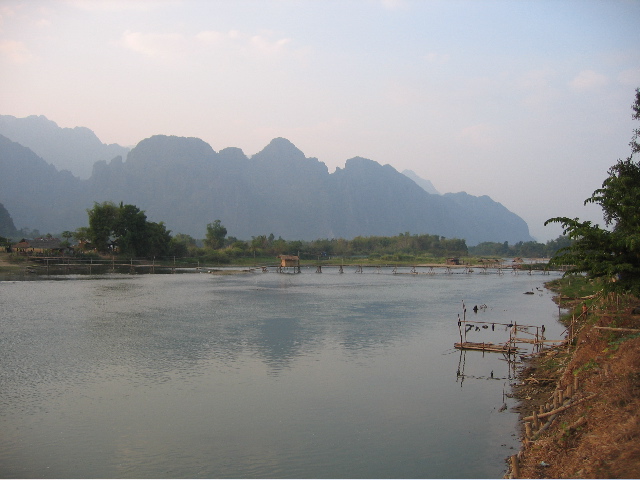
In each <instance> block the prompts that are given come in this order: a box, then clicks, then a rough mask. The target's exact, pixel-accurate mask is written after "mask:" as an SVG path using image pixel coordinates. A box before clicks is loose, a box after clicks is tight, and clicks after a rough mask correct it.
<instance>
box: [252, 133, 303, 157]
mask: <svg viewBox="0 0 640 480" xmlns="http://www.w3.org/2000/svg"><path fill="white" fill-rule="evenodd" d="M253 157H254V158H255V157H258V159H263V158H273V157H275V158H305V156H304V153H302V150H300V149H299V148H298V147H296V146H295V145H294V144H293V143H291V142H290V141H289V140H287V139H286V138H283V137H277V138H274V139H273V140H271V141H270V142H269V145H267V146H266V147H264V148H263V149H262V150H260V151H259V152H258V153H256V154H255V155H254V156H253Z"/></svg>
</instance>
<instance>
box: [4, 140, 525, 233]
mask: <svg viewBox="0 0 640 480" xmlns="http://www.w3.org/2000/svg"><path fill="white" fill-rule="evenodd" d="M106 200H110V201H114V202H117V203H119V202H121V201H122V202H125V203H131V204H134V205H136V206H138V207H139V208H140V209H142V210H144V211H145V212H146V214H147V216H148V218H149V219H150V220H151V221H164V222H165V223H166V225H167V227H168V228H169V229H170V230H171V231H172V232H173V233H187V234H189V235H192V236H194V237H196V238H202V237H204V233H205V228H206V224H207V223H210V222H212V221H213V220H215V219H220V220H221V221H222V223H223V225H225V227H226V228H227V230H228V234H229V235H231V236H235V237H237V238H240V239H247V240H248V239H250V238H251V237H252V236H256V235H264V234H267V235H268V234H269V233H273V234H274V235H275V236H281V237H283V238H285V239H290V240H291V239H299V240H313V239H318V238H353V237H355V236H358V235H362V236H369V235H385V236H386V235H397V234H398V233H404V232H410V233H412V234H413V233H416V234H418V233H429V234H437V235H441V236H444V237H447V238H463V239H465V240H467V244H468V245H474V244H477V243H479V242H483V241H499V242H503V241H508V242H510V243H515V242H518V241H529V240H532V238H531V236H530V235H529V230H528V226H527V224H526V223H525V222H524V220H522V219H521V218H520V217H518V216H517V215H516V214H514V213H512V212H510V211H509V210H507V209H506V208H505V207H503V206H502V205H500V204H499V203H496V202H493V201H492V200H491V199H490V198H489V197H473V196H471V195H467V194H464V193H461V194H446V195H435V194H430V193H428V192H426V191H425V190H424V189H423V188H421V187H420V186H418V185H417V184H416V183H415V182H414V181H413V180H411V179H409V178H408V177H407V176H405V175H403V174H401V173H399V172H398V171H396V170H395V169H394V168H393V167H391V166H390V165H380V164H378V163H377V162H375V161H373V160H368V159H364V158H359V157H356V158H352V159H349V160H347V162H346V164H345V167H344V168H339V169H337V170H336V171H335V172H334V173H329V172H328V169H327V167H326V165H325V164H324V163H322V162H320V161H319V160H318V159H316V158H309V157H306V156H305V155H304V153H303V152H301V151H300V150H299V149H298V148H296V147H295V145H293V144H292V143H291V142H290V141H288V140H286V139H284V138H276V139H274V140H272V141H271V142H270V143H269V144H268V145H267V146H266V147H265V148H264V149H263V150H262V151H260V152H259V153H257V154H255V155H253V156H252V157H247V156H246V155H245V154H244V153H243V152H242V150H240V149H237V148H225V149H223V150H221V151H220V152H216V151H214V150H213V149H212V148H211V146H209V145H208V144H207V143H205V142H204V141H202V140H200V139H197V138H185V137H174V136H163V135H158V136H153V137H150V138H147V139H145V140H142V141H141V142H140V143H139V144H138V145H137V146H136V147H134V148H133V149H132V150H131V151H130V152H129V153H128V155H127V156H126V159H125V157H123V156H117V157H114V158H112V159H111V160H109V161H106V160H100V161H98V162H96V163H95V164H94V166H93V170H92V174H91V176H90V177H89V178H88V179H86V180H83V179H80V178H78V177H75V176H73V175H71V174H70V173H69V172H67V171H59V170H58V169H56V168H55V167H54V166H53V165H51V164H50V163H47V162H46V161H45V160H43V159H42V158H40V157H39V156H38V155H36V154H35V153H34V152H32V151H31V150H30V149H28V148H26V147H24V146H22V145H19V144H18V143H16V142H12V141H11V140H9V139H7V138H4V137H0V203H2V204H4V205H5V207H6V208H7V210H8V211H9V212H10V214H11V216H12V217H13V219H14V222H15V224H16V226H17V227H18V228H22V227H29V228H37V229H39V230H40V231H41V232H47V231H50V232H61V231H63V230H73V229H75V228H77V227H80V226H85V225H86V224H87V217H86V210H87V209H88V208H91V207H92V206H93V203H94V202H103V201H106Z"/></svg>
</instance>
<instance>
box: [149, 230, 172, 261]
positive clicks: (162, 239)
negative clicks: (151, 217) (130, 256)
mask: <svg viewBox="0 0 640 480" xmlns="http://www.w3.org/2000/svg"><path fill="white" fill-rule="evenodd" d="M146 233H147V239H146V251H145V255H146V256H149V257H163V256H165V255H168V254H169V253H170V251H171V246H172V244H171V231H170V230H167V228H166V226H165V224H164V222H158V223H156V222H147V225H146Z"/></svg>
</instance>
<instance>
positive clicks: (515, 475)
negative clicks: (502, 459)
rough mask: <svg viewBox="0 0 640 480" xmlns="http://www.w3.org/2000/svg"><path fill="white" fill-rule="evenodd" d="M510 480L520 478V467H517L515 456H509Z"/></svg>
mask: <svg viewBox="0 0 640 480" xmlns="http://www.w3.org/2000/svg"><path fill="white" fill-rule="evenodd" d="M511 478H520V466H519V465H518V456H517V455H511Z"/></svg>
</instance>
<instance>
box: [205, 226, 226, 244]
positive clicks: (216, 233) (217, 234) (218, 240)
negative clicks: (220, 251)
mask: <svg viewBox="0 0 640 480" xmlns="http://www.w3.org/2000/svg"><path fill="white" fill-rule="evenodd" d="M226 236H227V229H226V228H225V227H224V225H222V222H221V221H220V220H216V221H215V222H213V223H209V224H207V234H206V238H205V240H204V244H205V245H206V246H207V247H209V248H213V249H217V248H221V247H222V246H223V245H224V237H226Z"/></svg>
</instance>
